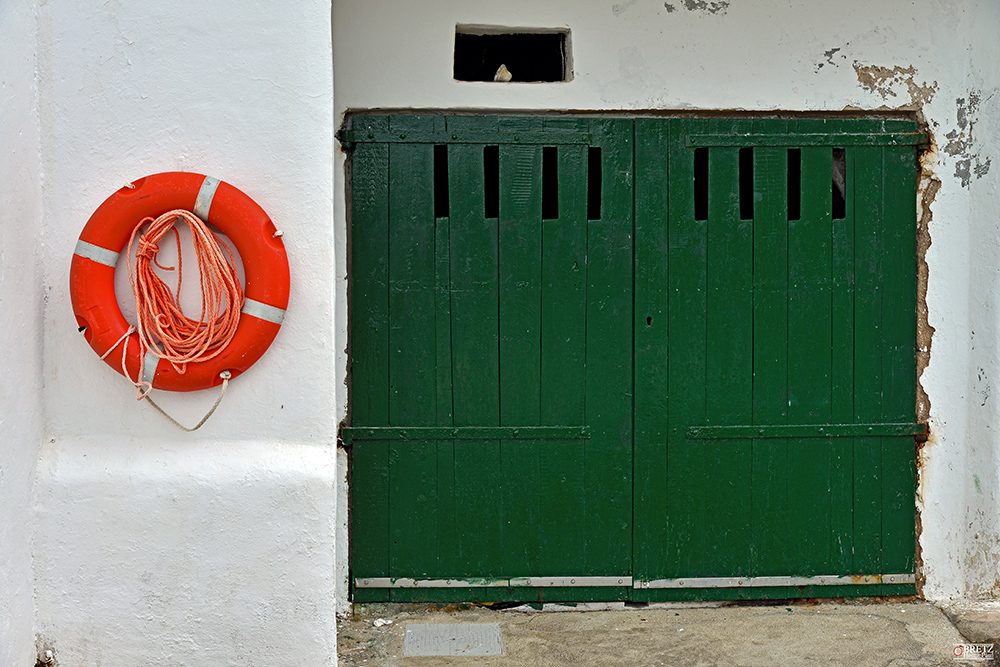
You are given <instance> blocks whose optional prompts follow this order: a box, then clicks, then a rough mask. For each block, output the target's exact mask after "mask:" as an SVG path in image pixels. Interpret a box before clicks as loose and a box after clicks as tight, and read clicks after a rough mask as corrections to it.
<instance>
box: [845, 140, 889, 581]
mask: <svg viewBox="0 0 1000 667" xmlns="http://www.w3.org/2000/svg"><path fill="white" fill-rule="evenodd" d="M852 153H853V155H854V173H855V179H854V181H855V187H854V205H853V210H854V219H855V224H854V239H855V242H854V247H855V250H854V275H855V281H856V283H857V295H856V298H855V304H854V368H855V373H854V417H855V419H856V420H857V421H858V422H859V423H877V422H879V421H881V419H882V302H883V295H882V287H883V283H882V244H883V235H882V221H883V197H882V184H883V178H882V176H883V167H882V149H881V148H877V147H870V148H869V147H857V148H855V149H853V150H852ZM853 571H854V573H856V574H868V573H876V574H877V573H879V572H882V571H883V570H882V439H881V438H855V440H854V564H853Z"/></svg>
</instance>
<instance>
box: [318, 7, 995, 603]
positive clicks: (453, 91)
mask: <svg viewBox="0 0 1000 667" xmlns="http://www.w3.org/2000/svg"><path fill="white" fill-rule="evenodd" d="M456 24H487V25H507V26H528V27H549V28H554V27H557V28H569V29H570V30H571V33H572V45H573V63H574V69H575V77H574V78H573V80H572V81H570V82H566V83H552V84H493V83H480V82H476V83H468V82H457V81H454V80H453V79H452V76H451V67H452V49H453V43H454V30H455V25H456ZM998 24H1000V5H998V4H997V3H995V2H992V1H990V0H965V1H955V2H941V1H939V0H916V1H909V0H907V1H904V0H892V1H886V2H878V3H872V2H868V1H866V0H847V1H845V2H837V3H814V2H798V3H789V2H773V1H770V0H740V1H739V2H736V1H733V2H729V1H727V0H717V1H715V0H713V1H712V2H702V1H700V0H698V1H691V0H667V1H666V2H664V1H663V0H600V1H598V0H589V1H588V2H580V1H579V0H551V1H549V2H544V3H539V2H534V1H532V0H510V1H509V2H502V3H501V2H464V3H454V2H444V1H442V2H433V3H432V2H422V3H407V4H402V3H398V2H394V1H393V0H335V2H334V45H335V52H334V56H335V57H334V64H335V71H336V105H335V110H336V118H337V122H338V124H339V123H340V122H341V121H342V119H343V114H344V112H345V111H346V110H348V109H366V108H384V109H393V108H430V109H438V108H441V109H444V108H451V109H455V108H457V109H511V110H516V109H545V110H570V109H585V110H605V109H621V110H645V109H668V110H669V109H676V110H681V109H683V110H692V109H694V110H698V109H703V110H754V111H756V110H763V111H769V110H796V111H798V110H805V111H838V110H842V109H845V108H848V107H850V108H861V109H881V108H890V109H896V108H912V109H918V110H920V111H921V112H922V113H923V115H924V117H925V118H926V119H927V120H928V122H929V124H930V127H931V130H932V132H933V134H934V136H935V139H936V140H937V142H938V145H939V148H940V150H939V153H938V162H937V165H936V167H935V175H936V176H937V178H939V179H940V180H941V181H942V186H941V189H940V191H939V193H938V196H937V199H936V201H935V203H934V205H933V208H932V211H933V221H932V223H931V228H930V229H931V237H932V243H933V244H932V246H931V248H930V251H929V253H928V257H927V259H928V262H929V270H930V287H929V295H928V304H929V308H930V324H931V325H932V326H933V327H934V328H935V330H936V333H935V334H934V339H933V348H932V359H931V364H930V367H929V368H928V370H927V371H926V373H925V374H924V378H923V379H924V386H925V387H926V389H927V390H928V392H929V394H930V398H931V404H932V408H931V421H932V429H933V431H934V437H933V438H932V440H931V442H930V443H928V445H927V446H926V448H925V449H924V460H923V465H924V468H923V474H922V477H921V495H922V504H921V509H922V522H923V533H922V539H921V547H922V556H923V561H924V570H923V573H924V575H925V576H926V585H925V588H924V592H925V594H926V595H927V596H928V597H929V598H931V599H944V598H951V597H960V596H966V595H969V596H980V595H984V594H998V593H1000V585H998V584H997V581H996V580H997V575H996V572H997V570H998V567H997V566H998V558H1000V520H998V518H997V511H996V510H997V497H998V492H1000V491H998V478H1000V475H998V467H1000V457H998V454H997V452H998V449H1000V447H998V445H1000V442H998V434H997V430H998V427H997V424H1000V421H998V419H997V408H996V407H994V406H995V405H996V403H997V397H996V395H995V394H996V390H995V389H993V387H995V386H996V383H997V378H1000V356H998V337H1000V326H998V322H997V316H998V315H997V314H998V313H1000V308H998V305H1000V304H997V303H996V300H997V297H996V294H997V290H996V289H995V287H996V286H997V280H998V277H997V276H998V273H997V268H998V259H997V258H998V257H1000V247H998V245H1000V234H998V231H1000V230H998V223H997V220H998V216H997V212H998V211H997V208H998V205H1000V196H998V193H997V188H996V185H995V183H996V169H997V168H1000V165H995V166H993V169H992V170H991V171H987V170H988V168H989V167H988V165H989V159H990V157H991V156H993V155H995V154H996V153H997V149H998V148H1000V141H998V139H1000V137H998V122H1000V121H997V118H998V113H997V105H998V104H1000V95H997V93H998V84H1000V78H998V65H1000V61H998V50H997V42H996V39H995V36H994V35H992V34H991V31H993V30H994V29H995V27H996V26H997V25H998ZM872 68H886V69H885V70H878V69H872ZM895 68H899V69H895ZM865 72H868V73H873V74H874V75H875V80H874V81H872V80H869V81H868V83H869V85H868V86H867V87H866V86H865V85H863V83H862V77H861V76H859V74H864V73H865ZM880 74H883V75H884V76H881V78H880V76H879V75H880ZM974 93H975V94H976V95H978V97H979V99H980V103H979V107H978V111H977V112H976V113H974V114H972V113H971V112H970V111H968V102H969V100H970V98H971V96H972V95H973V94H974ZM959 99H964V100H965V102H964V104H965V108H966V112H965V115H966V117H967V118H966V123H965V125H963V124H962V121H961V119H960V118H959V115H958V108H959V103H958V102H957V100H959ZM971 116H974V120H973V119H972V118H971ZM970 120H971V121H972V122H974V123H975V129H974V131H973V130H972V129H970V127H969V121H970ZM963 129H964V130H965V132H966V137H967V136H968V134H969V133H972V135H973V138H972V141H971V143H969V145H968V146H966V145H965V144H961V143H960V144H954V145H953V146H952V149H951V150H952V151H953V152H954V154H952V152H948V151H945V150H943V149H944V146H945V145H946V144H948V143H950V142H951V141H953V140H952V139H949V138H948V134H949V133H952V132H954V133H956V134H955V135H953V136H955V137H959V141H960V142H961V136H962V135H961V133H962V131H963ZM962 160H968V161H969V164H970V167H969V171H970V174H971V176H970V177H969V178H967V179H963V178H962V176H961V171H962V170H963V167H962V163H961V161H962ZM976 165H978V166H979V170H980V173H979V174H976V173H975V168H976ZM343 167H344V157H343V155H341V156H340V159H339V160H338V164H337V168H336V170H335V175H336V187H335V191H336V192H343V191H344V187H345V184H344V183H345V182H344V169H343ZM956 167H958V170H959V172H960V173H959V175H956ZM336 230H337V237H336V248H337V260H338V267H339V268H338V270H337V275H338V278H340V277H342V276H343V274H344V269H343V267H344V266H345V261H344V257H345V248H346V236H345V234H346V223H345V211H344V207H343V206H342V205H341V204H340V203H339V202H338V205H337V207H336ZM336 312H337V314H338V317H337V319H336V321H337V323H338V327H337V344H336V345H335V349H336V350H337V353H338V355H340V356H339V357H338V359H337V373H338V382H337V383H336V386H337V388H338V391H339V392H340V393H339V394H338V403H337V408H338V414H343V411H344V408H345V395H344V392H343V390H342V389H341V386H342V385H341V382H340V380H341V379H342V378H343V374H344V368H345V365H344V359H343V356H342V354H341V351H342V350H343V348H344V345H345V342H346V331H347V330H346V318H345V317H343V314H344V313H345V312H346V292H345V290H344V286H343V283H342V282H338V292H337V310H336ZM973 331H974V332H975V334H973ZM980 375H982V376H983V378H984V379H980ZM991 393H992V394H993V395H992V396H990V394H991ZM341 465H343V462H341ZM974 475H978V480H979V481H978V482H976V481H975V480H976V477H974ZM979 489H982V491H981V492H980V491H979ZM339 553H340V554H341V555H342V557H343V554H346V549H345V548H344V545H343V543H342V544H341V548H340V549H339ZM340 585H341V586H343V582H341V584H340ZM341 590H343V589H341Z"/></svg>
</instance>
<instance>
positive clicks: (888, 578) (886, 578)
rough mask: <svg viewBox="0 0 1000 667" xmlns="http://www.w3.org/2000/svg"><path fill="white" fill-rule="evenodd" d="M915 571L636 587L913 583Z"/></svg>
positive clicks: (650, 583) (687, 581)
mask: <svg viewBox="0 0 1000 667" xmlns="http://www.w3.org/2000/svg"><path fill="white" fill-rule="evenodd" d="M915 582H916V576H915V575H914V574H909V573H904V574H854V575H820V576H813V577H685V578H681V579H654V580H652V581H636V582H635V583H634V584H633V588H748V587H773V586H845V585H846V586H870V585H874V584H912V583H915Z"/></svg>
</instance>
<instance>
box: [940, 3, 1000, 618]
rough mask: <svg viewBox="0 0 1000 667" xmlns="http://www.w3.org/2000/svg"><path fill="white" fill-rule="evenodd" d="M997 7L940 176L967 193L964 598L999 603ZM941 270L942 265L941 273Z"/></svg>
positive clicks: (960, 98)
mask: <svg viewBox="0 0 1000 667" xmlns="http://www.w3.org/2000/svg"><path fill="white" fill-rule="evenodd" d="M997 25H1000V8H998V6H997V5H995V4H994V5H993V6H991V7H990V11H987V12H984V13H983V14H982V15H979V16H977V17H976V21H975V24H974V25H972V26H970V29H969V35H970V42H971V45H972V48H971V49H970V50H969V51H968V52H967V56H966V57H967V58H968V59H969V71H968V74H967V77H966V80H965V86H964V88H965V91H964V92H963V94H962V95H957V96H956V98H955V99H954V100H953V101H952V104H953V105H954V106H953V114H954V116H953V122H952V126H951V127H950V128H949V130H948V132H947V133H945V137H944V139H943V140H941V143H942V144H944V148H943V151H944V152H945V153H946V154H947V155H948V156H949V158H950V160H949V163H948V164H947V165H942V172H943V173H942V177H944V178H948V179H950V180H951V181H953V182H958V183H959V184H960V185H961V187H963V188H965V189H966V190H967V192H968V193H969V204H968V206H969V209H968V210H969V213H968V220H969V230H968V233H969V249H970V252H969V258H970V259H969V270H970V276H969V285H968V302H969V330H968V331H967V332H962V333H965V334H966V335H967V336H968V339H967V340H968V345H969V365H968V371H969V375H968V379H967V387H966V388H965V392H964V395H965V398H966V400H965V405H966V408H967V417H966V418H967V420H968V421H967V423H968V426H967V428H968V431H967V435H966V438H965V445H966V447H965V449H966V456H967V460H966V466H965V468H964V469H963V472H964V475H963V477H964V484H963V485H962V486H963V487H964V491H965V495H966V500H965V512H966V515H965V516H964V517H963V518H964V519H965V521H964V523H965V526H964V527H965V530H966V537H965V544H964V545H963V546H964V548H963V549H962V550H961V552H962V558H963V560H964V562H963V566H964V569H965V579H966V584H967V590H966V594H967V595H968V596H969V597H977V598H987V597H989V598H996V597H1000V511H998V510H1000V188H998V185H997V179H998V171H997V170H998V169H1000V162H998V160H1000V151H998V148H1000V44H998V43H997V39H996V32H995V30H993V28H995V27H996V26H997ZM946 270H947V267H942V271H946Z"/></svg>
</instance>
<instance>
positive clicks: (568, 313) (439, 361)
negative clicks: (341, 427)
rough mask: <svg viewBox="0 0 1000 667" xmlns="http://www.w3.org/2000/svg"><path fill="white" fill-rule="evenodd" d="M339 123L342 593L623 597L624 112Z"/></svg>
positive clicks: (627, 261) (627, 444) (627, 446)
mask: <svg viewBox="0 0 1000 667" xmlns="http://www.w3.org/2000/svg"><path fill="white" fill-rule="evenodd" d="M353 122H354V127H353V129H354V130H355V131H356V132H367V133H371V136H376V137H377V136H383V135H384V136H386V137H391V138H392V141H385V142H379V141H366V142H363V143H358V144H357V145H356V146H355V147H354V152H353V155H352V172H353V177H352V183H353V187H352V200H351V211H352V216H351V219H352V227H351V235H352V239H351V246H352V259H351V265H352V292H351V304H352V314H353V315H352V318H351V321H352V331H351V341H352V342H351V345H352V350H351V353H352V369H351V372H352V385H353V387H354V393H353V395H352V401H351V405H352V414H351V420H352V429H351V433H353V434H354V435H353V442H352V466H351V470H352V480H351V482H352V489H353V490H354V491H353V497H352V540H351V543H352V580H353V582H354V596H355V600H357V601H376V600H400V601H404V600H436V601H446V600H449V599H454V600H476V599H491V600H501V599H524V598H526V596H527V597H531V598H532V599H534V598H535V597H537V595H538V592H537V591H538V590H544V591H545V593H544V595H545V599H549V600H559V599H574V600H582V599H609V598H616V599H625V598H626V597H627V595H628V584H629V583H630V580H629V579H628V577H629V576H630V574H631V560H632V520H631V517H632V402H631V401H632V370H631V366H630V364H628V363H622V360H628V359H630V358H631V355H632V351H631V350H632V347H631V346H632V319H633V318H632V190H633V188H632V173H633V172H632V155H633V150H632V124H631V121H629V120H616V119H542V118H511V117H503V118H497V117H481V116H478V117H472V116H465V117H463V116H448V117H444V116H391V117H385V116H358V117H355V118H354V120H353ZM380 133H382V134H380ZM405 137H412V139H413V140H412V141H407V140H406V139H405ZM455 137H461V138H462V139H461V140H458V141H456V139H455ZM444 146H446V147H444ZM493 147H495V148H493ZM595 149H596V151H597V152H596V153H595V152H594V151H595ZM543 161H545V162H546V163H547V164H545V165H544V168H543ZM491 162H492V163H491ZM549 163H551V164H549ZM546 169H548V171H547V172H546V171H545V170H546ZM595 169H597V170H599V171H598V172H597V173H594V170H595ZM543 172H545V174H546V175H544V178H548V179H552V178H553V174H554V177H555V181H556V182H557V183H558V187H557V188H550V190H549V194H545V193H544V192H543V190H544V188H543V182H542V181H543ZM594 187H599V188H600V192H599V193H589V194H590V197H591V198H592V197H594V196H596V197H597V199H598V200H599V201H600V205H599V207H597V208H598V209H599V210H595V207H594V206H592V205H591V206H590V207H588V201H589V199H588V190H589V189H591V188H594ZM490 189H493V192H490ZM555 192H557V193H558V194H557V195H555V196H557V201H556V202H555V206H553V205H552V202H546V209H547V210H546V211H543V198H544V197H546V196H552V195H553V194H554V193H555ZM442 198H444V199H446V202H443V201H442ZM490 199H492V200H493V201H494V202H495V203H494V204H493V207H491V206H490V204H489V201H490ZM436 214H437V217H436ZM366 429H367V430H366ZM581 436H583V437H581ZM379 438H382V439H379ZM533 578H540V579H548V580H549V581H547V582H546V583H547V584H549V585H547V586H545V587H544V588H537V587H536V584H537V583H538V582H537V581H536V580H535V579H533ZM618 581H621V582H622V585H620V586H619V585H618ZM553 583H554V584H555V585H551V584H553Z"/></svg>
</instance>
